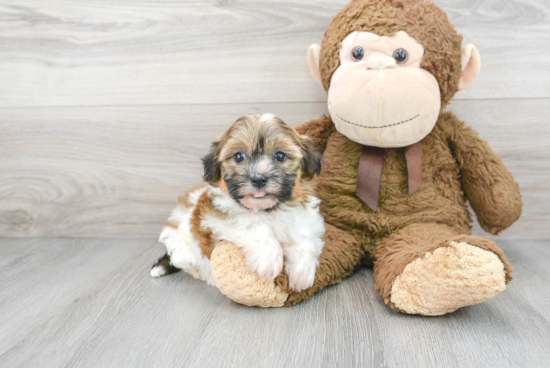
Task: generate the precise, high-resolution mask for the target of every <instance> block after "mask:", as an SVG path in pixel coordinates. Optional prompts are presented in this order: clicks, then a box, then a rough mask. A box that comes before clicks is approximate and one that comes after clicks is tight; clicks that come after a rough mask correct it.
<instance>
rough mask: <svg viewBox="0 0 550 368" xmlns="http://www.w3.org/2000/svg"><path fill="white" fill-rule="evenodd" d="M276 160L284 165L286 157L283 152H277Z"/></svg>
mask: <svg viewBox="0 0 550 368" xmlns="http://www.w3.org/2000/svg"><path fill="white" fill-rule="evenodd" d="M274 157H275V160H277V161H279V162H280V163H283V162H285V161H286V155H285V154H284V153H283V152H280V151H279V152H277V153H275V155H274Z"/></svg>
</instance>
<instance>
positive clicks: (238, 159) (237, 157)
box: [233, 152, 245, 164]
mask: <svg viewBox="0 0 550 368" xmlns="http://www.w3.org/2000/svg"><path fill="white" fill-rule="evenodd" d="M233 157H234V158H235V162H236V163H238V164H240V163H241V162H243V161H244V159H245V155H244V153H242V152H237V153H235V156H233Z"/></svg>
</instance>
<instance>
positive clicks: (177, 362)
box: [0, 239, 550, 368]
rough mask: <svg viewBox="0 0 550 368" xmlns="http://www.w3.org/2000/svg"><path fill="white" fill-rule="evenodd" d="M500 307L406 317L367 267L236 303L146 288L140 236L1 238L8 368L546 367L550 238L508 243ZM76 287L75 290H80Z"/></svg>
mask: <svg viewBox="0 0 550 368" xmlns="http://www.w3.org/2000/svg"><path fill="white" fill-rule="evenodd" d="M499 245H500V246H501V247H502V249H503V250H504V251H505V253H506V254H507V255H508V257H509V259H510V262H511V263H512V265H513V266H514V268H515V272H514V280H513V281H512V283H511V284H510V285H509V286H508V288H507V290H505V291H504V292H503V293H501V294H500V295H498V296H497V297H495V298H493V299H491V300H489V301H487V302H485V303H482V304H479V305H476V306H472V307H468V308H464V309H461V310H459V311H457V312H455V313H453V314H449V315H446V316H442V317H419V316H409V315H403V314H399V313H397V312H395V311H393V310H391V309H389V308H388V307H387V306H385V305H384V303H383V301H382V299H381V298H380V297H379V296H378V293H377V292H376V291H375V290H374V280H373V277H372V271H371V270H369V269H363V270H361V271H359V272H358V273H357V274H355V275H354V276H352V277H350V278H349V279H347V280H345V281H344V282H343V283H342V284H340V285H337V286H333V287H330V288H327V289H325V290H323V291H322V292H320V293H318V294H317V295H315V296H313V297H312V298H311V299H310V300H308V301H306V302H305V303H302V304H300V305H297V306H294V307H289V308H278V309H260V308H249V307H245V306H241V305H237V304H235V303H233V302H231V301H229V300H228V299H227V298H225V297H224V296H223V295H221V294H220V293H219V292H218V291H217V290H216V289H215V288H213V287H209V286H207V285H206V284H205V283H203V282H200V281H198V280H195V279H193V278H192V277H190V276H188V275H186V274H183V273H178V274H174V275H171V276H168V277H164V278H161V279H151V278H150V277H149V275H148V270H149V267H150V265H151V263H152V261H153V260H154V258H155V257H156V256H159V255H160V254H161V253H162V249H160V247H159V246H158V245H157V244H156V242H155V241H154V240H146V239H124V240H121V239H80V240H75V239H1V240H0V260H1V261H0V275H2V277H0V361H1V362H2V366H6V367H32V366H39V367H44V368H47V367H146V366H147V367H170V366H184V367H219V366H224V367H230V366H235V367H259V366H261V367H289V366H296V367H299V366H311V367H321V366H322V367H334V366H338V367H412V368H414V367H422V368H424V367H518V366H521V367H543V366H546V365H547V363H548V356H549V354H550V312H549V309H548V303H549V302H550V287H549V281H550V272H549V270H548V267H547V259H548V258H549V257H550V243H549V242H548V241H523V242H521V244H518V242H517V241H501V242H499ZM77 279H78V280H80V282H77V281H76V280H77Z"/></svg>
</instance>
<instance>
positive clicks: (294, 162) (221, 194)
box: [151, 114, 324, 291]
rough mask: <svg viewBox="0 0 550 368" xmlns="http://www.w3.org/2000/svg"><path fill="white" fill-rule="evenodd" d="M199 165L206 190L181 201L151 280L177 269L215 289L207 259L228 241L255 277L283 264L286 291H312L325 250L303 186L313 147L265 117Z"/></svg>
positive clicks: (243, 126) (313, 160)
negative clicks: (310, 289) (238, 251)
mask: <svg viewBox="0 0 550 368" xmlns="http://www.w3.org/2000/svg"><path fill="white" fill-rule="evenodd" d="M203 163H204V179H205V181H206V184H205V185H203V186H200V187H197V188H195V189H193V190H191V191H190V192H188V193H187V194H186V195H185V196H183V197H180V199H179V201H178V204H177V205H176V206H175V208H174V210H173V211H172V213H171V215H170V218H169V219H168V222H167V223H166V225H165V226H164V229H163V230H162V233H161V235H160V242H162V243H164V245H165V246H166V251H167V254H166V255H165V256H164V257H162V258H161V259H159V260H158V262H157V263H156V264H155V265H154V266H153V268H152V269H151V276H153V277H159V276H162V275H165V274H167V273H172V272H175V271H177V270H179V269H182V270H184V271H186V272H188V273H189V274H191V275H193V276H194V277H196V278H198V279H201V280H204V281H206V282H208V283H209V284H211V285H213V284H214V283H213V281H212V277H211V273H210V261H209V259H210V254H211V253H212V250H213V249H214V247H215V245H216V243H217V242H219V241H220V240H227V241H231V242H233V243H235V244H236V245H237V247H239V248H240V249H241V251H242V253H243V255H244V257H245V259H246V262H247V265H248V267H249V269H250V271H252V272H256V273H257V274H258V276H259V277H260V278H261V279H263V280H272V279H274V278H275V277H277V275H278V274H279V273H280V272H281V270H282V267H283V258H284V260H285V264H286V270H287V272H288V274H289V283H290V287H291V288H292V289H294V290H296V291H301V290H304V289H307V288H309V287H311V286H312V285H313V281H314V279H315V270H316V268H317V266H318V264H319V256H320V254H321V251H322V249H323V246H324V243H323V240H322V238H323V233H324V224H323V218H322V217H321V215H320V213H319V203H320V201H319V199H317V198H316V197H314V196H313V195H312V194H311V188H310V183H309V180H310V179H312V178H313V176H314V175H315V174H319V172H320V170H321V162H320V157H319V155H318V154H317V153H316V152H314V151H313V145H312V143H311V141H310V140H309V139H308V138H307V137H305V136H301V135H299V134H298V133H297V132H296V131H295V130H294V129H292V128H291V127H290V126H288V125H286V124H285V123H284V122H282V121H281V120H280V119H278V118H276V117H275V116H273V115H271V114H264V115H261V116H259V115H247V116H244V117H242V118H240V119H239V120H237V121H236V122H235V124H233V125H232V126H231V128H229V130H228V131H227V132H225V133H224V135H223V136H222V137H221V138H220V139H218V140H217V141H215V142H214V143H213V144H212V150H211V152H210V153H209V154H208V155H207V156H206V157H205V158H204V159H203Z"/></svg>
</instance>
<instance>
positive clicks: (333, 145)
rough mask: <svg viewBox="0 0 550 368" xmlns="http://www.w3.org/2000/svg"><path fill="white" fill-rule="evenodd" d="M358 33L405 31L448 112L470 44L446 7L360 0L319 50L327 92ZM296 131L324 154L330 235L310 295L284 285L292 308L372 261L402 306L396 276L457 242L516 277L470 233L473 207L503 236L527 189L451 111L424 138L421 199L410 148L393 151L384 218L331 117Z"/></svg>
mask: <svg viewBox="0 0 550 368" xmlns="http://www.w3.org/2000/svg"><path fill="white" fill-rule="evenodd" d="M357 30H361V31H368V32H373V33H376V34H378V35H388V36H389V35H394V34H395V33H396V32H397V31H400V30H404V31H406V32H407V33H408V34H409V35H410V36H412V37H414V38H415V39H417V40H418V41H419V42H420V43H421V44H422V45H423V46H424V48H425V55H424V58H423V59H422V64H421V67H422V68H424V69H425V70H427V71H429V72H430V73H432V74H433V75H434V76H435V77H436V79H437V81H438V82H439V86H440V89H441V101H442V106H445V105H446V104H447V103H448V101H449V100H450V99H451V97H452V96H453V95H454V93H455V92H456V91H457V90H458V81H459V78H460V71H461V60H460V48H461V41H462V37H461V36H460V35H458V34H457V33H456V31H455V30H454V27H453V26H452V24H451V23H450V22H449V21H448V19H447V16H446V14H445V13H444V12H443V11H442V10H441V9H439V8H438V7H437V6H436V5H434V4H431V3H425V2H424V1H423V0H385V1H380V0H356V1H352V2H351V3H350V4H349V5H348V6H347V7H345V8H344V9H342V10H341V11H340V12H339V13H338V14H337V15H336V16H335V17H334V18H333V21H332V23H331V24H330V25H329V26H328V28H327V31H326V33H325V37H324V39H323V43H322V47H321V56H320V70H321V76H322V82H323V85H324V87H325V89H326V90H328V88H329V85H330V79H331V76H332V73H334V71H335V70H336V69H337V68H338V66H339V58H338V50H339V48H340V45H341V41H342V40H343V39H344V38H345V37H346V36H347V35H348V34H349V33H351V32H353V31H357ZM434 35H437V37H434ZM298 132H299V133H300V134H305V135H308V136H310V137H311V138H312V140H313V142H314V144H315V145H316V149H317V150H318V151H319V152H322V153H324V159H323V171H322V173H321V176H320V177H319V179H318V181H317V196H318V197H319V198H320V199H321V200H322V205H321V213H322V215H323V216H324V217H325V220H326V227H327V230H326V235H325V248H324V251H323V254H322V255H321V259H320V265H319V267H318V269H317V274H316V280H315V284H314V286H313V287H312V288H311V289H309V290H306V291H304V292H302V293H293V292H292V291H291V290H289V288H288V280H287V276H286V274H285V273H284V272H283V274H282V275H280V276H279V277H278V278H277V279H276V284H277V285H278V286H279V287H280V288H281V289H283V290H285V291H287V292H288V293H289V295H290V296H289V298H288V300H287V302H286V305H293V304H296V303H299V302H301V301H303V300H305V299H307V298H308V297H309V296H311V295H312V294H314V293H315V292H317V291H319V290H321V289H322V288H324V287H326V286H328V285H332V284H335V283H338V282H340V281H341V280H342V279H343V278H345V277H347V276H349V275H351V274H352V273H353V272H354V271H355V270H356V269H357V268H358V267H359V266H360V265H361V264H362V263H364V262H366V263H370V264H374V270H375V277H376V280H377V282H376V288H377V289H378V290H380V292H381V295H382V297H383V298H384V301H385V302H386V303H388V304H389V305H390V306H391V307H393V308H395V306H394V305H393V304H392V303H391V301H390V292H391V288H392V284H393V281H394V280H395V278H396V277H397V276H398V275H399V274H401V272H403V270H404V269H405V267H406V266H407V264H409V263H410V262H412V261H413V260H415V259H416V258H419V257H422V256H424V255H425V254H426V252H431V251H433V250H435V249H437V248H439V247H443V246H448V245H449V243H450V242H451V241H459V242H466V243H468V244H471V245H474V246H477V247H479V248H481V249H484V250H487V251H491V252H493V253H495V254H496V255H497V256H498V257H499V259H500V260H501V261H502V263H503V264H504V271H505V274H506V276H505V277H506V283H508V282H509V281H510V280H511V272H512V268H511V267H510V264H509V262H508V260H507V259H506V257H505V256H504V254H503V253H502V251H501V250H500V249H499V248H498V247H497V246H496V244H494V243H493V242H491V241H490V240H487V239H485V238H480V237H476V236H472V235H471V230H470V223H471V221H472V219H471V217H470V214H469V213H468V210H467V206H466V201H467V200H469V202H470V203H471V205H472V208H473V209H474V211H475V212H476V214H477V216H478V219H479V222H480V224H481V226H482V227H483V228H484V229H485V230H486V231H488V232H489V233H491V234H497V233H499V232H500V231H502V230H504V229H506V228H507V227H508V226H510V225H511V224H512V223H514V222H515V221H516V220H517V219H518V218H519V216H520V215H521V207H522V202H521V195H520V193H519V187H518V185H517V183H515V182H514V180H513V178H512V175H511V174H510V173H509V172H508V170H507V169H506V167H505V166H504V164H503V163H502V161H501V160H500V158H499V157H498V156H497V155H496V154H495V153H494V152H493V151H492V150H491V149H490V147H489V146H488V145H487V143H486V142H485V141H484V140H482V139H481V138H479V136H478V135H477V133H475V132H474V131H473V130H472V129H470V128H468V127H465V126H464V124H463V123H462V122H461V121H459V120H458V119H457V118H456V117H455V116H454V115H453V114H451V113H448V112H443V113H441V114H440V116H439V119H438V121H437V123H436V125H435V127H434V129H433V131H432V132H431V133H430V134H429V135H428V136H427V137H426V138H424V139H423V140H422V148H423V160H422V165H423V173H422V186H421V188H420V190H419V191H418V192H416V193H415V194H413V195H409V194H408V183H407V167H406V162H405V157H404V153H403V149H388V150H387V151H386V155H385V158H384V166H383V172H382V179H381V184H380V199H379V204H378V212H374V211H372V210H371V209H369V208H368V207H367V206H366V205H365V203H363V202H362V201H361V200H360V199H359V198H358V197H357V196H356V195H355V192H356V189H357V167H358V162H359V157H360V155H361V146H360V145H359V144H357V143H355V142H353V141H351V140H349V139H348V138H346V137H345V136H343V135H342V134H340V133H339V132H337V131H336V129H335V127H334V124H333V123H332V121H331V119H330V117H328V116H323V117H321V118H320V119H318V120H313V121H311V122H309V123H307V124H305V125H304V126H302V127H300V128H298Z"/></svg>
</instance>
